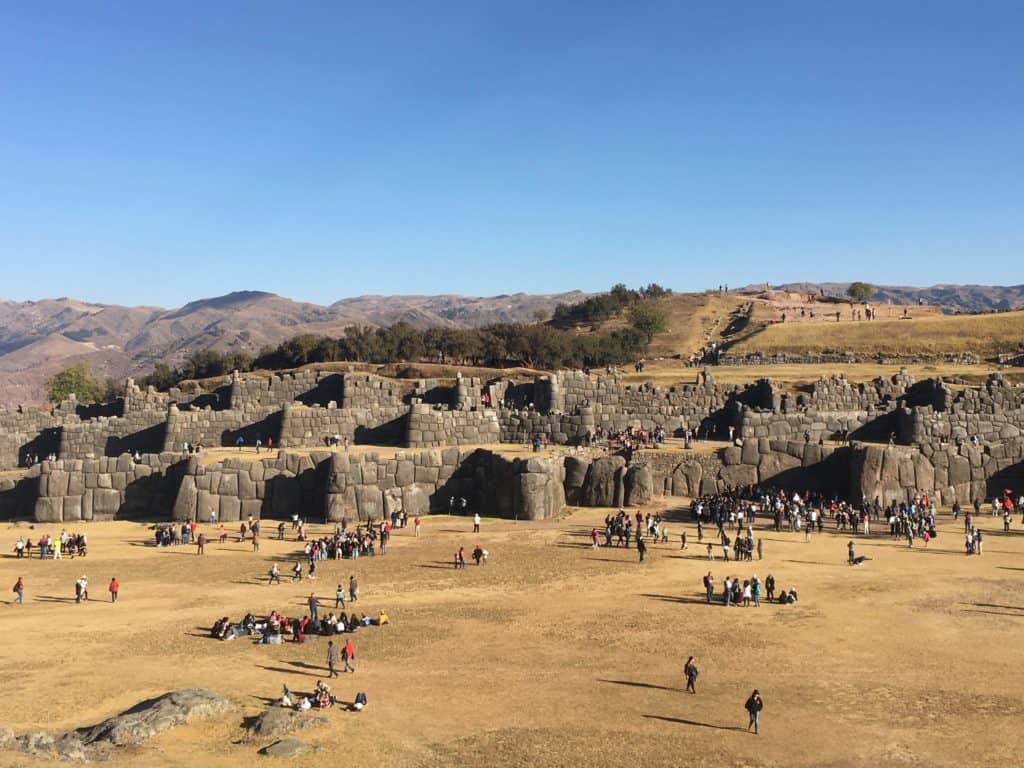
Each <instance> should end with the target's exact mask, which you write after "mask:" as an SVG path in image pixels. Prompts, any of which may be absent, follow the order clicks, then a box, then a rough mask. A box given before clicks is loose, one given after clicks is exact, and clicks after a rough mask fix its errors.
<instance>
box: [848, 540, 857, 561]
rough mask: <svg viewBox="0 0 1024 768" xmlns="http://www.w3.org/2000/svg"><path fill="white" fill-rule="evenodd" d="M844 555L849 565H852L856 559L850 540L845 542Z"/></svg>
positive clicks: (854, 549)
mask: <svg viewBox="0 0 1024 768" xmlns="http://www.w3.org/2000/svg"><path fill="white" fill-rule="evenodd" d="M846 557H847V562H848V563H849V564H850V565H853V564H854V563H856V561H857V550H856V548H855V547H854V545H853V541H852V540H851V541H849V542H847V544H846Z"/></svg>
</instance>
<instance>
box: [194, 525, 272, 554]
mask: <svg viewBox="0 0 1024 768" xmlns="http://www.w3.org/2000/svg"><path fill="white" fill-rule="evenodd" d="M200 536H202V534H200ZM252 551H253V552H259V551H260V532H259V529H258V528H253V529H252Z"/></svg>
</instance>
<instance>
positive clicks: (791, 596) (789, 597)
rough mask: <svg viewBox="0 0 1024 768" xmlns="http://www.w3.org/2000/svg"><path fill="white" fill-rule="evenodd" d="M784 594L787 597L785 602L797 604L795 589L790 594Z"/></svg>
mask: <svg viewBox="0 0 1024 768" xmlns="http://www.w3.org/2000/svg"><path fill="white" fill-rule="evenodd" d="M782 594H783V596H784V597H785V602H787V603H795V602H796V590H795V589H791V590H789V592H783V593H782Z"/></svg>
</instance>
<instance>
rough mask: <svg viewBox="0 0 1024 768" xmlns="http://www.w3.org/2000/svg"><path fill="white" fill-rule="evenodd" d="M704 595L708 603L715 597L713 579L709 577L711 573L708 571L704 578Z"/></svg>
mask: <svg viewBox="0 0 1024 768" xmlns="http://www.w3.org/2000/svg"><path fill="white" fill-rule="evenodd" d="M704 594H705V595H706V596H707V600H708V602H709V603H710V602H711V598H713V597H714V596H715V577H714V576H712V575H711V571H708V575H707V576H705V577H704Z"/></svg>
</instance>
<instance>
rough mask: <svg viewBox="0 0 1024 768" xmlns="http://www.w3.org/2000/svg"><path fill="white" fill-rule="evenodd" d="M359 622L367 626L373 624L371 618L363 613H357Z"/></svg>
mask: <svg viewBox="0 0 1024 768" xmlns="http://www.w3.org/2000/svg"><path fill="white" fill-rule="evenodd" d="M359 623H360V624H362V625H363V626H364V627H369V626H371V625H372V624H373V619H371V618H370V617H369V616H367V615H366V614H365V613H360V614H359Z"/></svg>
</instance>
